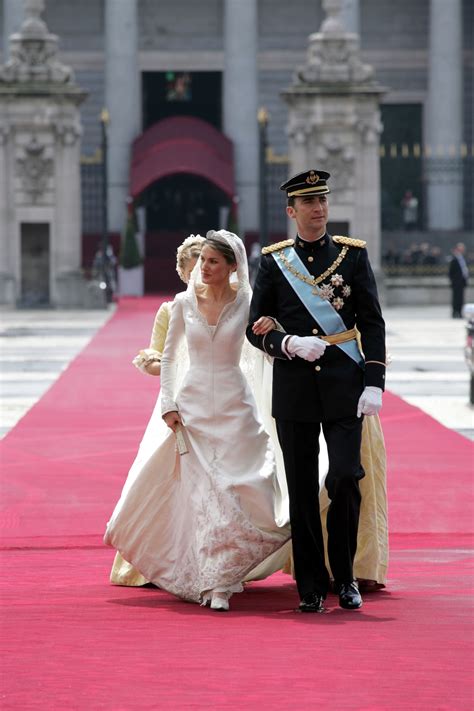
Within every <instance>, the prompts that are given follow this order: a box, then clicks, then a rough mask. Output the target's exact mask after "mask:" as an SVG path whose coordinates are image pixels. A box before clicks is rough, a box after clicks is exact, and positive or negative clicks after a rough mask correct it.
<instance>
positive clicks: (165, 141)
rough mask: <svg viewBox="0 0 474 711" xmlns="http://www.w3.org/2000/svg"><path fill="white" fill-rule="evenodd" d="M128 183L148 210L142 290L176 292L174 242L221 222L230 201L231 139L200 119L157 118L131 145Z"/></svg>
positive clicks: (231, 196) (229, 206)
mask: <svg viewBox="0 0 474 711" xmlns="http://www.w3.org/2000/svg"><path fill="white" fill-rule="evenodd" d="M130 186H131V187H130V190H131V195H132V197H133V199H134V201H135V203H136V204H137V205H142V206H144V207H145V210H146V223H147V226H146V238H145V291H146V292H148V293H150V292H167V291H176V290H179V289H180V288H182V285H181V284H180V282H179V279H178V277H177V275H176V270H175V258H176V248H177V246H178V245H179V244H180V242H181V241H182V240H183V239H184V238H185V237H186V236H187V235H189V234H190V233H191V232H192V233H196V232H199V233H200V234H205V233H206V231H207V230H208V229H216V228H219V227H222V226H224V224H225V220H224V217H225V215H226V214H228V213H229V211H230V208H231V206H232V204H233V198H234V166H233V149H232V143H231V141H229V139H228V138H227V137H226V136H224V134H222V133H221V132H220V131H218V130H217V129H216V128H214V127H213V126H211V125H210V124H208V123H207V122H205V121H202V120H201V119H196V118H190V117H183V116H175V117H172V118H167V119H164V120H163V121H159V122H158V123H157V124H155V125H154V126H151V127H150V128H149V129H148V130H147V131H145V133H143V134H142V135H141V136H140V137H139V138H138V139H137V140H136V141H135V142H134V144H133V153H132V164H131V172H130Z"/></svg>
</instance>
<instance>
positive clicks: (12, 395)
mask: <svg viewBox="0 0 474 711" xmlns="http://www.w3.org/2000/svg"><path fill="white" fill-rule="evenodd" d="M113 311H114V307H112V306H111V307H109V309H108V310H107V311H59V310H58V311H53V310H45V311H38V310H35V311H23V310H13V309H12V310H4V311H2V312H1V313H0V437H1V436H4V435H5V434H6V433H7V432H8V431H9V430H10V429H11V428H12V427H13V426H14V425H15V424H16V422H18V420H19V419H20V418H21V417H23V415H24V414H25V413H26V412H27V411H28V410H29V408H30V407H31V406H32V405H33V404H34V403H35V402H36V401H37V400H38V399H39V398H40V397H41V396H42V395H43V394H44V393H45V392H46V390H47V389H48V388H49V387H50V385H52V383H54V381H55V380H56V379H57V378H58V377H59V375H60V374H61V373H62V371H63V370H64V369H65V368H66V367H67V365H68V364H69V363H70V362H71V360H72V359H73V358H74V357H75V356H76V355H77V354H78V353H79V352H80V351H81V350H82V349H83V348H84V347H85V346H86V345H87V343H88V342H89V341H90V339H91V338H92V337H93V335H94V334H95V333H96V332H97V330H98V329H99V328H100V327H101V326H102V325H103V324H104V323H105V322H106V321H107V320H108V319H109V318H110V317H111V316H112V314H113ZM384 315H385V319H386V322H387V343H388V351H389V353H390V355H391V357H392V363H391V365H390V367H389V368H388V371H387V387H388V389H390V390H391V391H392V392H394V393H396V394H397V395H400V396H401V397H403V398H404V399H405V400H406V401H407V402H409V403H411V404H413V405H416V406H417V407H420V408H421V409H422V410H424V411H425V412H427V413H428V414H429V415H431V416H432V417H434V418H435V419H437V420H439V421H440V422H441V423H442V424H444V425H445V426H446V427H449V428H451V429H453V430H456V431H458V432H460V433H461V434H463V435H465V436H466V437H469V438H470V439H474V409H473V408H472V407H471V406H470V404H469V379H470V376H469V372H468V369H467V366H466V363H465V361H464V343H465V340H466V323H465V321H464V320H461V319H459V320H453V319H451V318H450V317H449V308H448V306H428V307H397V308H387V309H385V310H384ZM151 326H152V324H150V329H151ZM130 367H132V366H130Z"/></svg>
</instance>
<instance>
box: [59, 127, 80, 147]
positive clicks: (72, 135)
mask: <svg viewBox="0 0 474 711" xmlns="http://www.w3.org/2000/svg"><path fill="white" fill-rule="evenodd" d="M54 130H55V133H56V136H57V138H58V139H59V140H60V141H61V143H62V145H63V146H74V145H75V144H76V143H77V141H78V140H79V138H80V137H81V136H82V128H81V126H80V124H79V123H68V124H62V123H57V124H55V125H54Z"/></svg>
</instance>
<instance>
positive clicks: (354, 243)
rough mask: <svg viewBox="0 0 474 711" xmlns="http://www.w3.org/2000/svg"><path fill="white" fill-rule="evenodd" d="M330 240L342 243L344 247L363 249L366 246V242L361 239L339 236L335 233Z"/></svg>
mask: <svg viewBox="0 0 474 711" xmlns="http://www.w3.org/2000/svg"><path fill="white" fill-rule="evenodd" d="M332 241H333V242H335V243H336V244H344V245H346V247H360V248H361V249H364V247H366V246H367V242H366V241H365V240H363V239H352V237H341V236H340V235H337V236H336V237H333V238H332Z"/></svg>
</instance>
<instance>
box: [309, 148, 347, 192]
mask: <svg viewBox="0 0 474 711" xmlns="http://www.w3.org/2000/svg"><path fill="white" fill-rule="evenodd" d="M314 156H315V160H316V162H317V163H318V165H330V166H331V182H332V183H333V184H334V185H337V188H338V190H347V189H349V188H352V187H353V184H354V161H355V155H354V149H353V148H352V146H351V144H350V142H348V141H347V140H342V139H341V138H340V137H339V136H335V135H326V136H324V137H322V138H321V139H320V140H318V145H317V147H316V150H315V152H314Z"/></svg>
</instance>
